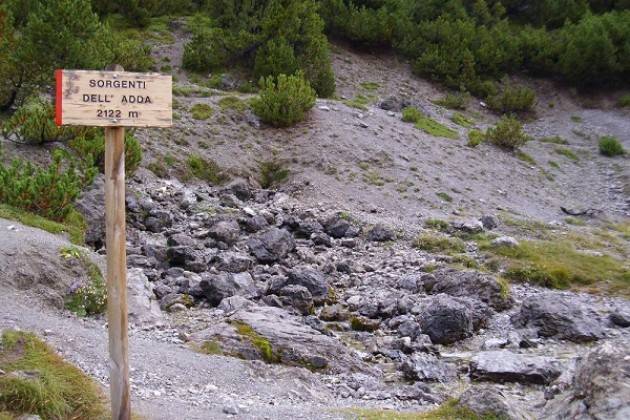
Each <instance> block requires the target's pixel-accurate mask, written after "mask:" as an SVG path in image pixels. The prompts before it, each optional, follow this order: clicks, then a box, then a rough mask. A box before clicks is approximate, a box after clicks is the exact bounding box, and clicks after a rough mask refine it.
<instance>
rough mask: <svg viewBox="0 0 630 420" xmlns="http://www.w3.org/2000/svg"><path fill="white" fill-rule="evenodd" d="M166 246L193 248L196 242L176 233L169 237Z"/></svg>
mask: <svg viewBox="0 0 630 420" xmlns="http://www.w3.org/2000/svg"><path fill="white" fill-rule="evenodd" d="M166 244H167V245H168V246H189V247H193V246H195V244H196V241H195V240H194V239H193V238H191V237H190V236H188V235H186V234H184V233H176V234H174V235H171V236H169V238H168V239H167V240H166Z"/></svg>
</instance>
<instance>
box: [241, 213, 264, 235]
mask: <svg viewBox="0 0 630 420" xmlns="http://www.w3.org/2000/svg"><path fill="white" fill-rule="evenodd" d="M238 223H239V225H241V227H242V228H243V230H245V231H246V232H249V233H256V232H260V231H261V230H263V229H267V228H268V227H269V223H268V222H267V219H265V218H264V217H263V216H261V215H255V216H246V217H241V218H239V219H238Z"/></svg>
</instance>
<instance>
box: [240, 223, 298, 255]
mask: <svg viewBox="0 0 630 420" xmlns="http://www.w3.org/2000/svg"><path fill="white" fill-rule="evenodd" d="M247 245H248V247H249V250H250V251H251V253H252V254H253V255H254V256H255V257H256V259H258V261H260V262H261V263H273V262H276V261H279V260H281V259H282V258H285V257H286V256H287V255H288V254H289V253H290V252H291V251H293V250H294V249H295V241H294V240H293V236H291V234H290V233H289V232H288V231H286V230H284V229H278V228H271V229H269V230H268V231H266V232H265V233H263V234H260V235H258V236H256V237H253V238H250V240H249V241H248V242H247Z"/></svg>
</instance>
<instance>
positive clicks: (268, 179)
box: [258, 159, 289, 188]
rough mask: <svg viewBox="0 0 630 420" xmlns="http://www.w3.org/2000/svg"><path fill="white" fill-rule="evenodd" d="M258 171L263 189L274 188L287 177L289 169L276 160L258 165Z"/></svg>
mask: <svg viewBox="0 0 630 420" xmlns="http://www.w3.org/2000/svg"><path fill="white" fill-rule="evenodd" d="M258 168H259V171H260V177H259V182H260V186H261V187H263V188H272V187H275V186H277V185H279V184H281V183H283V182H284V181H286V179H287V178H288V177H289V169H288V168H287V167H286V166H285V165H284V164H283V163H282V162H280V161H278V160H275V159H274V160H268V161H264V162H259V163H258Z"/></svg>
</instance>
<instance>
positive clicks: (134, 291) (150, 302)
mask: <svg viewBox="0 0 630 420" xmlns="http://www.w3.org/2000/svg"><path fill="white" fill-rule="evenodd" d="M127 302H128V307H129V308H128V311H129V320H130V321H131V322H132V323H134V324H136V325H141V326H144V325H153V324H157V323H160V322H162V321H163V314H162V311H161V310H160V305H159V303H158V301H157V300H156V299H155V294H154V293H153V287H151V283H149V279H148V278H147V276H146V275H144V272H143V271H142V269H141V268H131V269H129V271H128V272H127Z"/></svg>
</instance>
